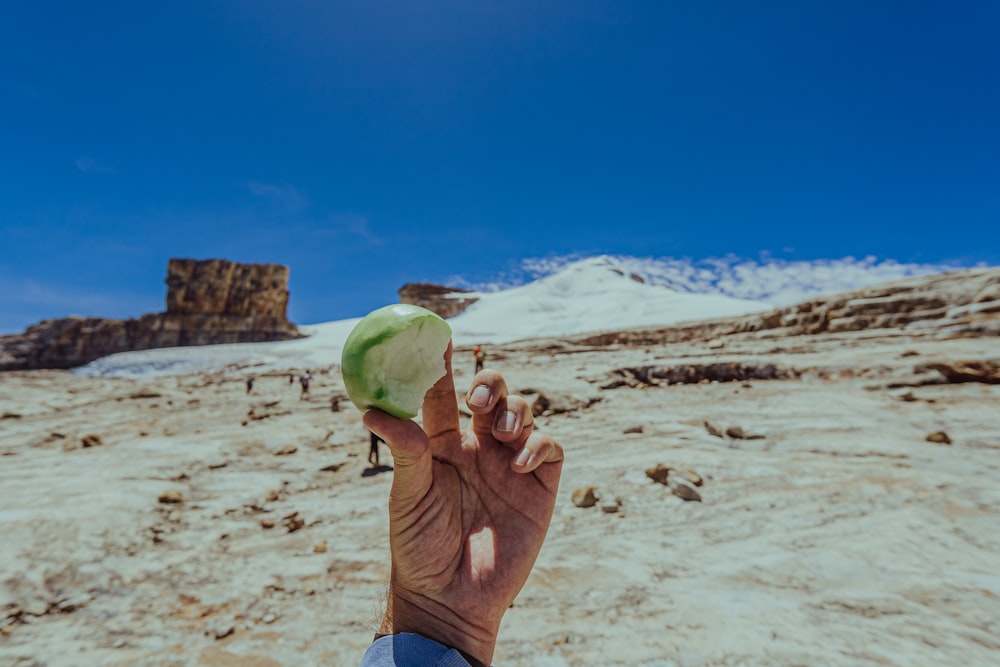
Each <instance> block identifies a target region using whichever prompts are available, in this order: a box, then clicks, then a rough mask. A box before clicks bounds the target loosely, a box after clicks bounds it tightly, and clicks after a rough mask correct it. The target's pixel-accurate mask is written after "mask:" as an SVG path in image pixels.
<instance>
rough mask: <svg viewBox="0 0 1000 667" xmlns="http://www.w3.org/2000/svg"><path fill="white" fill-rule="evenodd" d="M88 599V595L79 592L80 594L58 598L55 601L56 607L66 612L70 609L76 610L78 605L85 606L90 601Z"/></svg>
mask: <svg viewBox="0 0 1000 667" xmlns="http://www.w3.org/2000/svg"><path fill="white" fill-rule="evenodd" d="M90 601H91V597H90V596H89V595H87V594H86V593H81V594H80V595H77V596H74V597H69V598H66V599H64V600H60V601H59V602H58V603H56V608H57V609H59V611H61V612H62V613H64V614H68V613H69V612H71V611H76V610H77V609H79V608H80V607H85V606H86V605H87V604H89V603H90Z"/></svg>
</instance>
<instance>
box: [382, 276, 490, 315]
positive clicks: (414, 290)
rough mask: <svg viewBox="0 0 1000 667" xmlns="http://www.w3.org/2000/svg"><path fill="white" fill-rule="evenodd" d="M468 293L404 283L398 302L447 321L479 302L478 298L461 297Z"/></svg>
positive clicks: (428, 284)
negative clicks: (419, 308)
mask: <svg viewBox="0 0 1000 667" xmlns="http://www.w3.org/2000/svg"><path fill="white" fill-rule="evenodd" d="M468 293H469V291H468V290H464V289H459V288H457V287H445V286H443V285H435V284H433V283H406V284H405V285H403V286H402V287H400V288H399V302H400V303H410V304H413V305H415V306H421V307H423V308H426V309H427V310H430V311H432V312H435V313H437V314H438V315H440V316H441V317H443V318H445V319H447V318H449V317H454V316H455V315H458V314H459V313H461V312H462V311H464V310H465V309H466V308H468V307H469V306H471V305H472V304H474V303H475V302H476V301H479V298H478V297H474V296H463V295H465V294H468Z"/></svg>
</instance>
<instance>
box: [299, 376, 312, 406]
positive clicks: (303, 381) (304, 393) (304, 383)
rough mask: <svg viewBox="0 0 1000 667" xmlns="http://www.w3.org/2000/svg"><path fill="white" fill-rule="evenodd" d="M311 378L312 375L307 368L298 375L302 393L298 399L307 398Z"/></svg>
mask: <svg viewBox="0 0 1000 667" xmlns="http://www.w3.org/2000/svg"><path fill="white" fill-rule="evenodd" d="M310 380H312V375H310V374H309V369H306V372H305V373H303V374H302V375H300V376H299V384H300V385H302V393H300V394H299V400H304V399H306V398H309V381H310Z"/></svg>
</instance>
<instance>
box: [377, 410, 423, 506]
mask: <svg viewBox="0 0 1000 667" xmlns="http://www.w3.org/2000/svg"><path fill="white" fill-rule="evenodd" d="M364 422H365V426H366V427H367V428H368V430H370V431H372V432H373V433H375V435H377V436H379V437H381V438H382V439H383V440H385V444H387V445H388V446H389V450H390V451H391V452H392V462H393V473H392V489H391V490H390V492H389V516H390V517H394V516H401V515H404V514H406V513H407V512H409V511H410V510H412V509H413V508H414V507H415V506H416V504H417V503H418V502H420V499H421V498H423V497H424V496H425V495H427V492H428V491H429V490H430V488H431V475H432V471H431V465H432V463H433V457H432V456H431V446H430V441H429V440H428V439H427V434H426V433H424V431H423V429H422V428H420V426H419V425H418V424H417V423H416V422H413V421H410V420H409V419H397V418H395V417H393V416H392V415H389V414H386V413H385V412H382V411H381V410H369V411H368V412H366V413H365V418H364Z"/></svg>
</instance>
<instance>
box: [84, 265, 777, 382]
mask: <svg viewBox="0 0 1000 667" xmlns="http://www.w3.org/2000/svg"><path fill="white" fill-rule="evenodd" d="M632 274H633V272H631V271H626V270H625V265H624V264H623V262H622V260H619V259H615V258H611V257H604V256H602V257H592V258H589V259H585V260H581V261H578V262H575V263H572V264H569V265H567V266H565V267H564V268H563V269H562V270H561V271H559V272H558V273H555V274H553V275H550V276H547V277H545V278H542V279H540V280H537V281H535V282H532V283H529V284H527V285H522V286H519V287H514V288H511V289H508V290H503V291H499V292H484V293H479V294H477V295H476V296H479V301H478V302H476V303H475V304H474V305H473V306H472V307H471V308H469V309H468V310H467V311H465V312H464V313H462V314H460V315H458V316H456V317H454V318H452V319H451V320H449V322H450V324H451V326H452V330H453V332H454V340H455V344H456V345H472V344H476V343H503V342H509V341H513V340H519V339H523V338H534V337H539V336H560V335H569V334H577V333H583V332H589V331H605V330H611V329H627V328H634V327H642V326H657V325H666V324H673V323H676V322H683V321H688V320H697V319H708V318H714V317H727V316H731V315H740V314H743V313H750V312H756V311H761V310H766V309H768V308H770V307H771V305H770V304H768V303H764V302H761V301H754V300H749V299H737V298H733V297H728V296H723V295H720V294H692V293H688V292H681V291H678V290H676V289H674V288H672V287H669V286H665V285H653V284H649V283H648V282H646V281H645V279H643V278H642V277H641V276H640V275H639V274H635V275H632ZM356 322H357V318H354V319H348V320H339V321H336V322H328V323H325V324H316V325H308V326H302V327H300V329H301V330H302V332H303V333H305V334H306V335H307V336H308V337H307V338H304V339H300V340H293V341H284V342H277V343H244V344H238V345H212V346H205V347H184V348H167V349H160V350H147V351H143V352H125V353H122V354H115V355H112V356H109V357H105V358H103V359H98V360H97V361H94V362H92V363H90V364H88V365H86V366H84V367H82V368H80V369H78V370H77V373H80V374H84V375H102V376H130V377H135V376H155V375H169V374H175V373H189V372H195V371H214V370H222V369H225V368H226V367H227V366H238V367H241V368H245V366H246V365H247V364H254V365H255V366H256V367H257V368H259V370H267V369H278V368H281V369H285V368H325V367H329V366H331V365H334V364H337V363H339V362H340V352H341V348H342V346H343V342H344V340H346V338H347V335H348V333H349V332H350V330H351V328H353V326H354V324H355V323H356ZM244 372H245V371H244Z"/></svg>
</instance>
